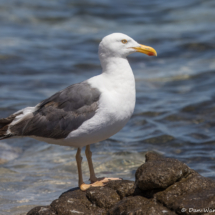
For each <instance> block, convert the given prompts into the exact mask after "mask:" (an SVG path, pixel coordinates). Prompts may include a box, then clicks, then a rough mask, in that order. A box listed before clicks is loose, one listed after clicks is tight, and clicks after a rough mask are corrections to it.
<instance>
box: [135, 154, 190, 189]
mask: <svg viewBox="0 0 215 215" xmlns="http://www.w3.org/2000/svg"><path fill="white" fill-rule="evenodd" d="M189 173H190V168H189V167H188V166H187V165H186V164H183V163H182V162H180V161H178V160H176V159H174V158H164V157H162V156H161V155H158V154H155V153H152V152H148V153H147V154H146V162H145V163H144V164H143V165H141V166H140V167H139V168H138V169H137V171H136V174H135V178H136V186H137V187H139V188H140V189H141V190H152V189H165V188H167V187H168V186H170V185H172V184H174V183H175V182H176V181H179V180H180V179H181V178H183V177H185V176H186V175H188V174H189Z"/></svg>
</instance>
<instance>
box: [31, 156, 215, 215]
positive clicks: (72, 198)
mask: <svg viewBox="0 0 215 215" xmlns="http://www.w3.org/2000/svg"><path fill="white" fill-rule="evenodd" d="M135 177H136V181H135V183H134V182H132V181H127V180H120V181H110V182H108V184H107V185H106V186H105V187H91V188H90V189H88V190H87V191H86V192H82V191H81V190H79V188H75V189H72V190H69V191H67V192H65V193H63V194H62V195H61V196H60V197H59V198H58V199H56V200H54V201H53V202H52V203H51V205H50V206H40V207H36V208H34V209H32V210H31V211H29V212H28V214H27V215H48V214H50V215H57V214H58V215H59V214H60V215H77V214H86V215H118V214H120V215H128V214H129V215H160V214H165V215H174V214H184V215H185V214H204V215H206V214H215V211H214V213H212V212H211V211H212V210H213V209H215V181H214V180H212V179H209V178H205V177H203V176H201V175H200V174H198V173H197V172H195V171H194V170H192V169H190V168H189V167H188V166H187V165H185V164H183V163H182V162H180V161H178V160H176V159H172V158H164V157H162V156H161V155H158V154H156V153H152V152H149V153H147V154H146V162H145V163H144V164H143V165H141V166H140V167H139V168H138V170H137V171H136V174H135ZM208 211H210V212H208Z"/></svg>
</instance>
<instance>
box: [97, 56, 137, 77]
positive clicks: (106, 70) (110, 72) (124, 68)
mask: <svg viewBox="0 0 215 215" xmlns="http://www.w3.org/2000/svg"><path fill="white" fill-rule="evenodd" d="M100 61H101V66H102V73H103V74H104V75H107V76H112V77H119V76H125V75H127V76H128V75H129V74H130V75H132V76H133V72H132V69H131V67H130V64H129V62H128V60H127V58H126V57H125V58H122V57H108V58H100Z"/></svg>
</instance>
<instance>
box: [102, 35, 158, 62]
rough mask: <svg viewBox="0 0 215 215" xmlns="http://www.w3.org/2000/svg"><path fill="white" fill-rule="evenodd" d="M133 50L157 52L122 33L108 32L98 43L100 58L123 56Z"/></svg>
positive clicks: (146, 52) (149, 53)
mask: <svg viewBox="0 0 215 215" xmlns="http://www.w3.org/2000/svg"><path fill="white" fill-rule="evenodd" d="M134 52H141V53H144V54H147V55H149V56H157V52H156V51H155V50H154V49H153V48H151V47H149V46H145V45H141V44H139V43H137V42H136V41H135V40H133V39H132V38H131V37H129V36H127V35H125V34H122V33H113V34H110V35H108V36H106V37H104V38H103V39H102V41H101V43H100V44H99V57H100V60H101V58H102V59H104V58H109V57H117V58H125V57H127V56H128V55H129V54H132V53H134Z"/></svg>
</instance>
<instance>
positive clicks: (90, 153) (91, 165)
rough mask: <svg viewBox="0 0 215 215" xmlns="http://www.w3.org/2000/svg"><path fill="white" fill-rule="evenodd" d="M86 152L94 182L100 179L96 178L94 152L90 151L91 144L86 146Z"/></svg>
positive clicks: (91, 178) (91, 177) (91, 179)
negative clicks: (93, 160)
mask: <svg viewBox="0 0 215 215" xmlns="http://www.w3.org/2000/svg"><path fill="white" fill-rule="evenodd" d="M85 154H86V158H87V161H88V166H89V170H90V182H91V183H93V182H96V181H98V179H97V178H96V175H95V172H94V168H93V162H92V152H91V151H90V145H88V146H86V150H85Z"/></svg>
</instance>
